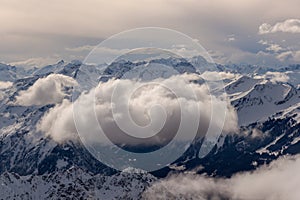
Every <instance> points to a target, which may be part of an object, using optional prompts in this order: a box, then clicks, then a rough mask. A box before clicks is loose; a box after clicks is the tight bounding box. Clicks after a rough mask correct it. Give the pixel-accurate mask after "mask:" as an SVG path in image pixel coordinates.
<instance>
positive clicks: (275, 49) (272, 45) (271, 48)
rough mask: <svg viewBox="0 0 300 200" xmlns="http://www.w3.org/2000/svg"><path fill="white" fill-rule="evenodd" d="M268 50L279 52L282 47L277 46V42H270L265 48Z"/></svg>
mask: <svg viewBox="0 0 300 200" xmlns="http://www.w3.org/2000/svg"><path fill="white" fill-rule="evenodd" d="M266 50H268V51H273V52H279V51H282V50H283V48H282V47H281V46H279V45H278V44H271V45H270V46H269V47H267V48H266Z"/></svg>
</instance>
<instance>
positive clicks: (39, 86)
mask: <svg viewBox="0 0 300 200" xmlns="http://www.w3.org/2000/svg"><path fill="white" fill-rule="evenodd" d="M76 84H77V83H76V81H75V80H74V79H73V78H71V77H69V76H65V75H61V74H50V75H48V76H47V77H45V78H40V79H38V80H37V81H36V82H35V83H34V84H33V85H32V86H30V87H29V88H28V89H27V90H25V91H21V92H20V93H19V95H18V96H17V97H16V102H15V103H16V104H17V105H21V106H33V105H39V106H41V105H47V104H56V103H60V102H61V101H62V100H63V99H64V97H65V96H66V95H67V94H66V93H65V92H64V90H65V87H72V86H75V85H76Z"/></svg>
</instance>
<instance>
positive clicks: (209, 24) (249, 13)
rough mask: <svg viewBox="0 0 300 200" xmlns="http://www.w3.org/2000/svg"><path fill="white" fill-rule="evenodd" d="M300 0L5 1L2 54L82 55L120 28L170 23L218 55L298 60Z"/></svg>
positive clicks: (19, 60)
mask: <svg viewBox="0 0 300 200" xmlns="http://www.w3.org/2000/svg"><path fill="white" fill-rule="evenodd" d="M299 7H300V2H299V0H282V1H274V0H264V1H261V0H244V1H238V0H226V1H225V0H201V1H200V0H185V1H182V0H122V1H121V0H118V1H117V0H106V1H103V0H85V1H79V0H52V1H51V2H50V1H40V0H24V1H17V0H0V24H1V28H0V37H1V40H0V55H1V57H0V61H1V62H5V63H13V64H19V65H22V64H26V65H44V64H48V63H55V62H57V61H58V60H60V59H64V60H67V61H69V60H72V59H83V58H84V57H85V56H86V55H87V54H88V52H89V51H90V50H91V48H92V47H93V46H95V45H97V44H98V43H100V42H101V41H102V40H104V39H105V38H107V37H109V36H111V35H113V34H116V33H118V32H120V31H124V30H127V29H132V28H137V27H147V26H155V27H165V28H170V29H174V30H177V31H180V32H183V33H185V34H187V35H189V36H190V37H192V38H194V39H197V40H198V41H199V42H200V44H201V45H202V46H203V47H204V48H206V49H207V50H209V52H210V53H211V56H212V57H213V58H214V59H215V60H216V61H217V62H221V63H224V62H234V63H240V62H243V63H251V64H261V65H278V64H287V63H300V40H299V39H300V12H299Z"/></svg>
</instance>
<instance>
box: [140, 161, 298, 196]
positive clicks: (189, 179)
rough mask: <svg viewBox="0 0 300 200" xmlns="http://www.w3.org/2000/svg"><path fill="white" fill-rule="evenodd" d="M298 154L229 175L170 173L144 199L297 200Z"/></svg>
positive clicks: (148, 190) (145, 194) (146, 193)
mask: <svg viewBox="0 0 300 200" xmlns="http://www.w3.org/2000/svg"><path fill="white" fill-rule="evenodd" d="M299 167H300V157H299V156H297V157H288V158H280V159H279V160H277V161H274V162H272V163H271V164H270V165H269V166H263V167H260V168H259V169H257V170H255V171H253V172H245V173H240V174H237V175H234V176H233V177H232V178H229V179H222V178H209V177H206V176H200V175H195V174H191V175H189V174H185V175H178V176H175V175H174V176H171V177H169V178H167V179H166V180H162V181H160V182H158V183H156V184H155V185H153V186H152V187H150V188H149V189H147V190H146V192H145V193H144V197H145V199H157V198H161V199H167V198H171V199H172V198H173V199H180V197H182V198H183V199H200V200H202V199H203V200H205V199H215V200H221V199H232V200H238V199H245V200H248V199H249V200H250V199H264V200H275V199H276V200H285V199H288V200H298V199H299V196H300V190H299V189H298V188H299V184H300V174H299V173H298V171H299Z"/></svg>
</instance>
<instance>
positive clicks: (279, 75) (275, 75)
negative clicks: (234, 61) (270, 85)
mask: <svg viewBox="0 0 300 200" xmlns="http://www.w3.org/2000/svg"><path fill="white" fill-rule="evenodd" d="M254 78H257V79H261V78H263V79H267V80H270V81H272V82H288V81H289V79H290V77H289V76H288V74H287V73H283V72H267V73H265V74H264V75H260V76H255V77H254Z"/></svg>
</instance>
